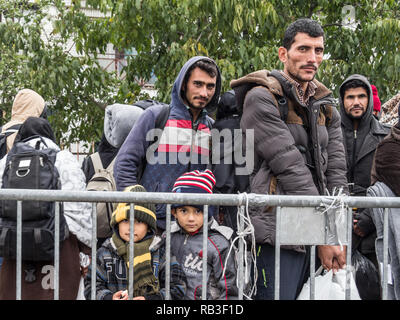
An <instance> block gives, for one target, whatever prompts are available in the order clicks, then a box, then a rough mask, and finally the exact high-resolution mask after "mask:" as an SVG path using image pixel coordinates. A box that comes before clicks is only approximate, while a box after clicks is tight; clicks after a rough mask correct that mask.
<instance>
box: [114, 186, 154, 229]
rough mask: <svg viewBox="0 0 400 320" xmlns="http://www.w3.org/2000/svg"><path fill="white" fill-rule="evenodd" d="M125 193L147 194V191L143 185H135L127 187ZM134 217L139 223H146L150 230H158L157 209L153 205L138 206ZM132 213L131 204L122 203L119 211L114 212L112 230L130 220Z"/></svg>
mask: <svg viewBox="0 0 400 320" xmlns="http://www.w3.org/2000/svg"><path fill="white" fill-rule="evenodd" d="M124 192H146V189H145V188H144V187H143V186H141V185H135V186H130V187H126V188H125V190H124ZM133 208H134V210H135V211H134V216H135V219H136V220H137V221H139V222H145V223H146V224H147V225H148V226H149V228H150V229H152V230H153V231H154V232H156V229H157V224H156V222H157V218H156V214H155V212H156V208H155V205H154V204H152V203H148V204H137V205H135V206H134V207H133ZM129 213H130V204H129V203H120V204H118V206H117V209H115V211H114V212H113V215H112V217H111V221H110V225H111V228H112V229H115V227H116V226H117V225H118V223H120V222H121V221H123V220H129Z"/></svg>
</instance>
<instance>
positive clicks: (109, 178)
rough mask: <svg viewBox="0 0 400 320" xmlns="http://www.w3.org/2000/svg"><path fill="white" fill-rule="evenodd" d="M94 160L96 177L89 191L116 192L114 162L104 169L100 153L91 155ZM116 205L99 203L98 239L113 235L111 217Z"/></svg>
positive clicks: (90, 181) (92, 179)
mask: <svg viewBox="0 0 400 320" xmlns="http://www.w3.org/2000/svg"><path fill="white" fill-rule="evenodd" d="M90 158H91V159H92V163H93V168H94V175H93V177H92V178H91V179H90V180H89V182H88V183H87V185H86V190H87V191H115V190H117V188H116V185H115V180H114V175H113V168H114V162H115V158H114V159H113V161H111V163H110V165H109V166H108V167H107V168H106V169H104V168H103V164H102V162H101V159H100V155H99V153H98V152H95V153H93V154H92V155H90ZM115 208H116V204H114V203H111V202H99V203H97V205H96V212H97V237H99V238H108V237H110V236H111V235H112V229H111V227H110V221H111V216H112V213H113V211H114V209H115Z"/></svg>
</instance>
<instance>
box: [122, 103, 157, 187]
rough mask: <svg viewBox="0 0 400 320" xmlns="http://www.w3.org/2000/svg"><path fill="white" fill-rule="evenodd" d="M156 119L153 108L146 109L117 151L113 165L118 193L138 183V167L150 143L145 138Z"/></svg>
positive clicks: (142, 161)
mask: <svg viewBox="0 0 400 320" xmlns="http://www.w3.org/2000/svg"><path fill="white" fill-rule="evenodd" d="M156 118H157V112H156V110H155V109H154V108H149V109H146V110H145V112H143V114H142V115H141V116H140V117H139V119H138V120H137V121H136V122H135V124H134V126H133V127H132V129H131V131H130V132H129V134H128V136H127V138H126V139H125V142H124V143H123V144H122V146H121V148H120V150H119V151H118V154H117V157H116V159H115V164H114V179H115V183H116V187H117V190H118V191H123V190H124V189H125V188H126V187H128V186H131V185H134V184H137V183H138V174H139V171H140V166H141V165H142V164H143V163H144V161H145V158H146V150H147V148H148V146H149V144H150V141H146V136H147V133H148V132H149V131H150V130H151V129H154V127H155V121H156Z"/></svg>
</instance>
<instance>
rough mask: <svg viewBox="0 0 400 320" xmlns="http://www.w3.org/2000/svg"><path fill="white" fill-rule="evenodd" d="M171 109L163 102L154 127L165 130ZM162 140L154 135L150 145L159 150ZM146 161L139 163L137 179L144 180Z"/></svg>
mask: <svg viewBox="0 0 400 320" xmlns="http://www.w3.org/2000/svg"><path fill="white" fill-rule="evenodd" d="M170 111H171V107H170V105H167V104H163V105H162V108H161V111H160V113H159V114H158V115H157V118H156V121H155V124H154V129H161V130H163V129H164V128H165V125H166V124H167V121H168V118H169V113H170ZM159 142H160V139H159V138H158V137H154V138H153V141H152V142H150V144H149V147H150V146H152V145H155V146H156V148H155V149H154V150H157V148H158V143H159ZM146 164H147V162H146V161H142V163H141V164H140V165H139V168H138V174H137V181H138V182H140V181H141V180H142V176H143V173H144V170H145V169H146Z"/></svg>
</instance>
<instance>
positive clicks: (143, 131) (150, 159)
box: [114, 56, 221, 230]
mask: <svg viewBox="0 0 400 320" xmlns="http://www.w3.org/2000/svg"><path fill="white" fill-rule="evenodd" d="M201 59H207V60H210V61H213V60H212V59H210V58H207V57H202V56H197V57H193V58H191V59H190V60H188V61H187V62H186V64H185V65H184V66H183V67H182V69H181V71H180V72H179V75H178V77H177V78H176V80H175V83H174V86H173V89H172V95H171V105H170V113H169V117H168V121H167V123H166V125H165V127H164V130H163V132H162V135H161V137H160V139H159V144H158V146H157V150H152V149H153V146H152V147H151V148H149V146H150V144H151V142H152V141H153V139H152V138H146V136H147V134H148V132H149V131H150V130H152V129H154V128H155V123H156V119H157V116H158V115H159V113H160V112H161V110H162V107H161V106H159V105H155V106H152V107H150V108H148V109H146V110H145V112H143V114H142V115H141V116H140V118H139V119H138V121H137V122H136V123H135V125H134V126H133V128H132V130H131V131H130V133H129V135H128V137H127V138H126V140H125V142H124V143H123V145H122V146H121V149H120V151H119V152H118V155H117V158H116V161H115V165H114V177H115V181H116V185H117V190H124V189H125V188H126V187H128V186H131V185H134V184H137V183H138V174H139V172H140V169H141V168H142V166H143V165H145V169H144V171H143V176H142V179H141V181H140V184H141V185H143V186H144V187H145V188H146V190H147V191H148V192H171V190H172V186H173V184H174V183H175V181H176V179H177V178H178V177H180V176H181V175H182V174H183V173H185V172H188V171H192V170H205V169H206V168H207V165H208V163H209V144H210V140H211V133H210V129H211V127H212V124H213V120H212V119H211V118H210V117H209V116H207V112H206V110H207V109H210V108H213V107H214V106H215V105H216V104H217V103H218V97H219V93H220V90H221V76H220V72H219V70H218V75H217V84H216V90H215V94H214V96H213V98H212V100H211V101H210V103H209V104H208V105H207V107H206V110H203V112H202V113H201V114H200V115H199V119H198V120H197V122H196V124H197V128H195V127H194V124H193V118H192V115H191V113H190V112H189V110H188V108H187V107H186V106H185V104H184V102H183V99H182V97H181V88H182V84H183V80H184V78H185V74H186V72H187V71H188V69H189V67H190V66H191V65H193V64H194V63H195V62H197V61H199V60H201ZM165 208H166V205H157V209H156V214H157V226H158V227H159V228H161V229H163V230H165Z"/></svg>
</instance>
